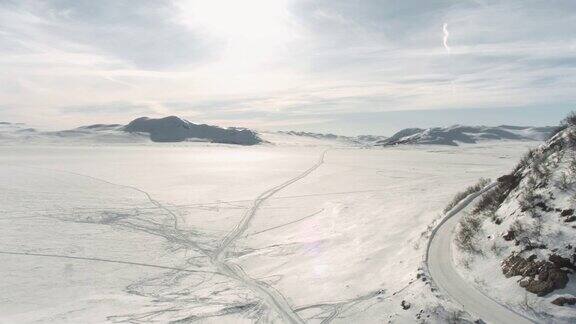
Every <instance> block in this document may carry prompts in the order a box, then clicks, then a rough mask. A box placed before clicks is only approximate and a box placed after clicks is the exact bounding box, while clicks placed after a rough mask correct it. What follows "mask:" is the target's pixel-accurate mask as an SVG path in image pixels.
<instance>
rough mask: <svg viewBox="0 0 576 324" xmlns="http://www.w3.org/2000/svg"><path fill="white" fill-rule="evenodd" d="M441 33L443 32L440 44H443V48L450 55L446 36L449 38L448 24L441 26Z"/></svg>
mask: <svg viewBox="0 0 576 324" xmlns="http://www.w3.org/2000/svg"><path fill="white" fill-rule="evenodd" d="M442 31H443V32H444V38H443V41H442V43H443V44H444V48H445V49H446V50H447V51H448V53H450V46H448V36H450V32H448V23H444V25H443V26H442Z"/></svg>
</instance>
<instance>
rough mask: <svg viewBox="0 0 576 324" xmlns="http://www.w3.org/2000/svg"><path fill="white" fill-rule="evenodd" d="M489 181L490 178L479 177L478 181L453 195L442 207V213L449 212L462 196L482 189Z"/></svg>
mask: <svg viewBox="0 0 576 324" xmlns="http://www.w3.org/2000/svg"><path fill="white" fill-rule="evenodd" d="M489 183H490V179H485V178H480V180H478V182H476V183H475V184H474V185H471V186H470V187H468V188H466V189H465V190H464V191H461V192H459V193H457V194H456V196H454V198H453V199H452V201H450V203H449V204H448V205H447V206H446V208H444V213H447V212H449V211H450V210H451V209H452V208H454V207H455V206H456V205H458V203H460V202H461V201H462V200H463V199H464V198H466V197H468V196H469V195H471V194H473V193H475V192H478V191H480V190H482V188H484V187H486V186H487V185H488V184H489Z"/></svg>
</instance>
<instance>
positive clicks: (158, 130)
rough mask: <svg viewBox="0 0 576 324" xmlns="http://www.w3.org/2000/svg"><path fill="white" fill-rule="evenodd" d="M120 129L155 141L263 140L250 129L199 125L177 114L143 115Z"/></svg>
mask: <svg viewBox="0 0 576 324" xmlns="http://www.w3.org/2000/svg"><path fill="white" fill-rule="evenodd" d="M120 129H121V130H122V131H125V132H128V133H148V134H150V139H151V140H152V141H154V142H182V141H186V140H192V139H200V140H206V141H209V142H212V143H224V144H238V145H255V144H259V143H261V142H262V140H261V139H260V138H259V137H258V135H257V134H256V133H255V132H253V131H251V130H249V129H240V128H221V127H218V126H210V125H203V124H202V125H198V124H194V123H191V122H189V121H187V120H185V119H181V118H179V117H176V116H169V117H164V118H159V119H154V118H148V117H141V118H137V119H134V120H133V121H131V122H130V123H129V124H128V125H126V126H124V127H122V128H120Z"/></svg>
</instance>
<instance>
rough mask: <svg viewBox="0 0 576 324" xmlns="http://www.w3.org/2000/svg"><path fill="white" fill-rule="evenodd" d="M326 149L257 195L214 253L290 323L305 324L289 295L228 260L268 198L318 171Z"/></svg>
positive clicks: (223, 266)
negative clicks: (296, 172) (300, 170)
mask: <svg viewBox="0 0 576 324" xmlns="http://www.w3.org/2000/svg"><path fill="white" fill-rule="evenodd" d="M326 152H328V150H325V151H323V152H322V154H320V158H319V159H318V161H317V162H316V164H314V165H313V166H312V167H310V168H309V169H308V170H306V171H304V172H303V173H301V174H300V175H298V176H296V177H294V178H292V179H290V180H288V181H286V182H284V183H282V184H280V185H278V186H275V187H273V188H270V189H268V190H266V191H264V192H263V193H261V194H260V195H259V196H258V197H256V199H255V200H254V201H253V202H252V205H251V206H250V208H249V209H247V210H246V212H245V213H244V214H243V215H242V219H241V220H240V222H238V223H237V224H236V225H235V226H234V228H232V230H231V231H230V232H229V233H228V234H227V235H226V236H225V237H224V239H223V240H222V242H221V243H220V245H219V246H218V248H217V249H216V251H215V252H214V255H213V256H212V263H213V264H214V265H215V266H216V267H217V268H218V270H220V271H221V272H222V273H224V274H226V275H229V276H231V277H233V278H236V279H238V280H240V281H242V282H244V283H245V284H246V285H247V286H248V287H251V288H252V289H253V290H255V291H257V292H259V293H260V295H261V296H262V297H263V298H264V300H265V301H266V302H267V303H268V304H269V306H272V308H273V309H274V310H276V312H277V313H278V314H280V315H281V316H282V317H283V318H284V319H285V320H286V321H287V322H289V323H304V320H303V319H302V318H301V317H300V316H299V315H298V314H297V313H296V312H295V311H294V310H293V309H292V307H291V306H290V304H289V303H288V301H287V300H286V298H285V297H284V296H283V295H282V294H281V293H280V292H279V291H278V290H276V289H274V288H273V287H272V286H270V285H268V284H266V283H265V282H262V281H258V280H255V279H252V278H250V277H249V276H248V275H247V274H246V272H245V271H244V269H242V267H241V266H240V265H238V264H235V263H233V262H230V261H227V260H226V250H227V249H228V247H230V245H232V243H234V241H235V240H236V239H238V238H239V237H240V236H242V234H244V232H245V231H246V230H247V229H248V227H249V226H250V223H251V222H252V219H253V218H254V216H256V213H257V212H258V210H259V209H260V207H261V206H262V205H263V204H264V202H265V201H266V200H267V199H269V198H270V197H272V196H273V195H274V194H276V193H277V192H279V191H280V190H282V189H284V188H286V187H288V186H289V185H291V184H293V183H295V182H297V181H299V180H301V179H303V178H305V177H306V176H308V175H309V174H310V173H312V172H314V170H316V169H318V168H319V167H320V166H321V165H322V164H323V163H324V158H325V156H326Z"/></svg>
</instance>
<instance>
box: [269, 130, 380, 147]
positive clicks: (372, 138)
mask: <svg viewBox="0 0 576 324" xmlns="http://www.w3.org/2000/svg"><path fill="white" fill-rule="evenodd" d="M278 133H280V134H284V135H290V136H294V137H302V138H312V139H317V140H330V141H339V142H343V143H348V144H354V145H368V144H373V143H375V142H378V141H382V140H385V139H386V138H387V137H386V136H378V135H359V136H343V135H335V134H330V133H328V134H323V133H313V132H297V131H284V132H282V131H281V132H278Z"/></svg>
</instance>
